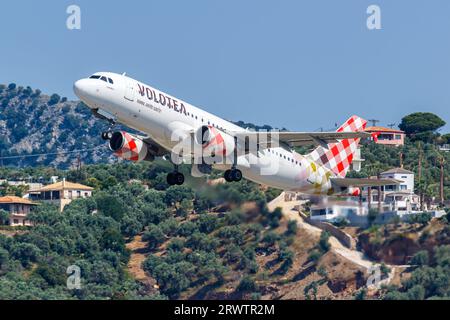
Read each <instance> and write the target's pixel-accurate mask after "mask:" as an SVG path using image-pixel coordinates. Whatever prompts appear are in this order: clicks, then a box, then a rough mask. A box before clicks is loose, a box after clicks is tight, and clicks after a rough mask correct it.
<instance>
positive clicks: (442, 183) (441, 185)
mask: <svg viewBox="0 0 450 320" xmlns="http://www.w3.org/2000/svg"><path fill="white" fill-rule="evenodd" d="M440 164H441V181H440V184H439V201H440V203H441V204H444V157H443V156H442V157H441V159H440Z"/></svg>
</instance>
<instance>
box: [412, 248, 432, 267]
mask: <svg viewBox="0 0 450 320" xmlns="http://www.w3.org/2000/svg"><path fill="white" fill-rule="evenodd" d="M428 262H429V257H428V251H426V250H422V251H419V252H417V253H416V254H415V255H414V256H413V257H412V259H411V264H413V265H418V266H426V265H428Z"/></svg>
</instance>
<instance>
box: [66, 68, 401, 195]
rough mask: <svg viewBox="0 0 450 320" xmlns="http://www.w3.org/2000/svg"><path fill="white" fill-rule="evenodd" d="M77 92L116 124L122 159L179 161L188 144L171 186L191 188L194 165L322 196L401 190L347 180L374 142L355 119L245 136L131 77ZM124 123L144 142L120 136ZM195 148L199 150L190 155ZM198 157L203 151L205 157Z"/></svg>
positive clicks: (98, 79)
mask: <svg viewBox="0 0 450 320" xmlns="http://www.w3.org/2000/svg"><path fill="white" fill-rule="evenodd" d="M73 90H74V92H75V94H76V95H77V96H78V97H79V98H80V100H81V101H83V102H84V103H85V104H86V105H87V106H88V107H89V108H90V109H91V111H92V113H93V114H94V115H95V116H96V117H98V118H101V119H104V120H107V121H108V122H109V123H110V126H109V128H108V129H107V130H106V131H104V132H103V133H102V138H103V139H104V140H106V141H108V143H109V149H110V150H111V151H112V152H114V154H115V155H116V156H118V157H120V158H123V159H126V160H130V161H134V162H140V161H144V160H147V161H153V160H154V159H155V157H167V156H168V155H169V154H171V155H172V156H173V155H174V154H176V152H174V150H175V149H177V147H178V148H179V146H180V140H181V145H182V146H183V147H182V148H181V151H180V153H177V154H176V155H177V156H178V158H177V157H171V161H172V163H173V165H174V170H173V171H172V172H170V173H169V174H168V175H167V183H168V184H169V185H182V184H183V183H184V180H185V178H184V175H183V174H182V173H181V172H180V171H179V170H178V166H179V164H180V163H181V162H180V161H179V159H183V160H184V161H185V160H186V159H193V160H194V161H193V164H192V169H191V175H192V176H194V177H201V176H205V175H208V174H210V173H211V170H212V169H213V168H214V169H218V170H221V171H224V178H225V180H226V181H227V182H237V181H240V180H241V179H242V177H244V178H246V179H249V180H251V181H253V182H256V183H259V184H263V185H267V186H270V187H273V188H277V189H282V190H285V191H295V192H300V193H304V194H307V195H315V196H317V195H319V196H330V195H338V196H360V195H361V189H360V188H361V187H370V186H381V185H392V184H398V183H399V181H397V180H394V179H376V180H375V179H352V178H350V179H349V178H345V176H346V174H347V172H348V170H349V168H350V165H351V163H352V160H353V157H354V154H355V151H356V149H357V146H358V143H359V142H360V139H364V138H370V136H371V135H370V134H369V133H366V132H364V129H365V127H366V124H367V121H366V120H364V119H362V118H360V117H358V116H355V115H354V116H352V117H350V118H349V119H348V120H347V121H346V122H345V123H344V124H343V125H341V126H340V127H339V128H338V129H337V131H336V132H289V131H277V132H272V131H271V132H261V131H251V130H249V129H247V128H241V127H239V126H237V125H235V124H233V123H231V122H229V121H226V120H224V119H222V118H220V117H218V116H215V115H213V114H211V113H209V112H206V111H204V110H202V109H200V108H197V107H195V106H193V105H191V104H189V103H187V102H185V101H183V100H181V99H178V98H175V97H173V96H171V95H168V94H166V93H164V92H162V91H160V90H157V89H155V88H153V87H151V86H149V85H147V84H145V83H143V82H140V81H138V80H135V79H132V78H130V77H128V76H127V75H126V74H125V73H124V74H117V73H112V72H96V73H94V74H93V75H92V76H90V77H88V78H84V79H80V80H78V81H76V82H75V83H74V85H73ZM118 123H120V124H123V125H125V126H127V127H129V128H131V129H134V130H135V131H138V132H142V133H144V135H140V134H136V133H130V132H127V131H123V130H114V127H115V125H116V124H118ZM175 133H178V140H177V139H174V138H173V136H174V134H175ZM180 137H181V138H180ZM250 141H251V143H250ZM250 144H251V145H252V147H250ZM308 145H315V146H316V148H315V149H314V150H313V151H312V152H310V153H308V154H305V155H301V154H299V153H297V152H295V151H294V150H293V148H294V147H297V146H308ZM187 146H189V147H193V148H191V150H189V149H188V151H187V152H186V149H187V148H186V147H187ZM193 150H200V156H199V155H198V153H196V152H194V151H193ZM174 159H175V160H174ZM176 159H178V160H176ZM271 168H272V169H273V168H275V169H273V170H272V169H271Z"/></svg>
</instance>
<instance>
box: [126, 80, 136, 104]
mask: <svg viewBox="0 0 450 320" xmlns="http://www.w3.org/2000/svg"><path fill="white" fill-rule="evenodd" d="M124 78H125V95H124V98H125V99H127V100H128V101H134V83H133V80H131V79H129V78H126V77H124Z"/></svg>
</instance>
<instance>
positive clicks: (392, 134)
mask: <svg viewBox="0 0 450 320" xmlns="http://www.w3.org/2000/svg"><path fill="white" fill-rule="evenodd" d="M365 131H366V132H369V133H371V134H372V137H373V140H374V141H375V143H378V144H384V145H391V146H396V147H398V146H403V145H404V144H405V132H404V131H401V130H396V129H392V128H386V127H378V126H377V127H367V128H366V130H365Z"/></svg>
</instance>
